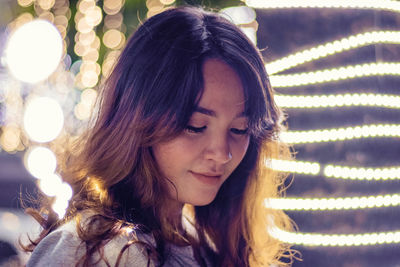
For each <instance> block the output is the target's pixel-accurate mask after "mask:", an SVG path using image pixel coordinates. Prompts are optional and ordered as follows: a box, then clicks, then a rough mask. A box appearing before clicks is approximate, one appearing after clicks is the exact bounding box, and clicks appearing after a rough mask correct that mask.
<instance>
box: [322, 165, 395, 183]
mask: <svg viewBox="0 0 400 267" xmlns="http://www.w3.org/2000/svg"><path fill="white" fill-rule="evenodd" d="M324 175H325V176H326V177H333V178H341V179H350V180H395V179H400V167H392V168H355V167H348V166H337V165H327V166H325V168H324Z"/></svg>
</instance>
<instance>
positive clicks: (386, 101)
mask: <svg viewBox="0 0 400 267" xmlns="http://www.w3.org/2000/svg"><path fill="white" fill-rule="evenodd" d="M274 99H275V101H276V103H277V104H278V106H280V107H284V108H326V107H349V106H368V107H382V108H393V109H400V96H398V95H381V94H372V93H362V94H337V95H313V96H307V95H295V96H291V95H278V94H277V95H275V97H274Z"/></svg>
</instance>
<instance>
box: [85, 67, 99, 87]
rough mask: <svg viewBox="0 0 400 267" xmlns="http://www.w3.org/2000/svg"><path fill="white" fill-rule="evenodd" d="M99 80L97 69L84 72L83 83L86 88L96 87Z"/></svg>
mask: <svg viewBox="0 0 400 267" xmlns="http://www.w3.org/2000/svg"><path fill="white" fill-rule="evenodd" d="M98 81H99V77H98V75H97V73H96V71H95V70H89V71H85V72H82V81H81V82H82V85H83V87H84V88H91V87H94V86H95V85H96V84H97V82H98Z"/></svg>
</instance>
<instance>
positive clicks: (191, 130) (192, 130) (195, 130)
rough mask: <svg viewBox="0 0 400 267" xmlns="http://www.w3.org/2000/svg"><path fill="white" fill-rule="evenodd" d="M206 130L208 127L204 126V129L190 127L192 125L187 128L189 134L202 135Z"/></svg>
mask: <svg viewBox="0 0 400 267" xmlns="http://www.w3.org/2000/svg"><path fill="white" fill-rule="evenodd" d="M206 128H207V127H206V126H203V127H194V126H190V125H188V126H186V130H187V131H188V132H189V133H201V132H203V131H204V130H205V129H206Z"/></svg>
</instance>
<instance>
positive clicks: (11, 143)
mask: <svg viewBox="0 0 400 267" xmlns="http://www.w3.org/2000/svg"><path fill="white" fill-rule="evenodd" d="M2 130H3V132H2V134H1V136H0V145H1V147H2V148H3V149H4V150H5V151H7V152H13V151H16V150H17V149H18V147H19V145H20V144H21V130H20V129H19V128H18V127H16V126H15V125H6V126H3V127H2Z"/></svg>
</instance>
